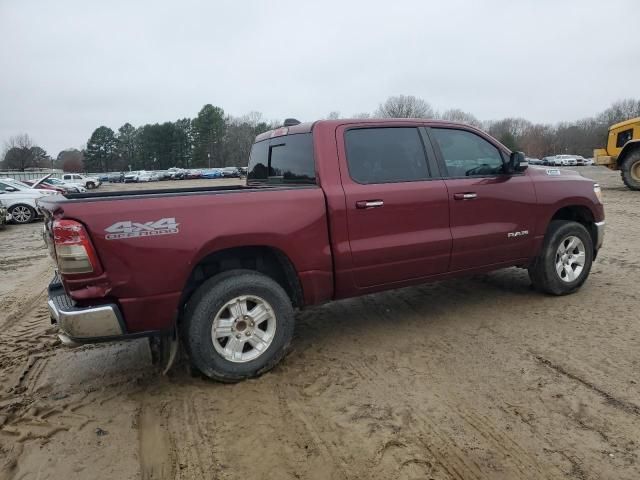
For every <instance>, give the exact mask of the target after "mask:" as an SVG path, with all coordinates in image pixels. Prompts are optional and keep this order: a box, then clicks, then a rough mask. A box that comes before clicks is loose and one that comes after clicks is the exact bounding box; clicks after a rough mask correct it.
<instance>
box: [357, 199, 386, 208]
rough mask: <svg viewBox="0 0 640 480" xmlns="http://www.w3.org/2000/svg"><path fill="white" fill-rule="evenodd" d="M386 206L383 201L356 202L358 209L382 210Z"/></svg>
mask: <svg viewBox="0 0 640 480" xmlns="http://www.w3.org/2000/svg"><path fill="white" fill-rule="evenodd" d="M383 205H384V201H382V200H360V201H357V202H356V208H362V209H367V208H380V207H381V206H383Z"/></svg>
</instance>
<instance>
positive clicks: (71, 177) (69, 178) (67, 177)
mask: <svg viewBox="0 0 640 480" xmlns="http://www.w3.org/2000/svg"><path fill="white" fill-rule="evenodd" d="M62 180H63V181H64V182H65V183H70V184H71V185H80V186H82V187H84V188H86V189H87V190H91V189H93V188H98V187H99V186H100V185H101V184H102V182H101V181H100V180H99V179H97V178H96V177H85V176H84V175H80V174H79V173H64V174H63V175H62Z"/></svg>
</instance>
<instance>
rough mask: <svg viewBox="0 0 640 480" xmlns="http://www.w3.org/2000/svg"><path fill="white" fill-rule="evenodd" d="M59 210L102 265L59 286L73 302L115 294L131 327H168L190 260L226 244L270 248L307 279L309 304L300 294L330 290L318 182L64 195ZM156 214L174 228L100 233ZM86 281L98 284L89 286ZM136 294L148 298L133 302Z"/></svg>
mask: <svg viewBox="0 0 640 480" xmlns="http://www.w3.org/2000/svg"><path fill="white" fill-rule="evenodd" d="M60 207H61V211H58V212H57V213H56V216H57V217H59V218H60V217H61V218H69V219H75V220H78V221H80V222H82V223H83V224H84V225H85V226H86V228H87V230H88V232H89V235H90V236H91V239H92V241H93V244H94V246H95V249H96V251H97V253H98V256H99V258H100V261H101V263H102V266H103V267H104V274H103V275H102V276H101V278H99V279H93V280H92V279H81V280H66V279H65V285H66V286H67V290H68V291H70V294H71V296H72V297H74V298H76V299H83V297H86V296H87V295H88V296H92V295H97V294H98V292H99V294H100V295H102V296H104V297H112V298H116V299H118V301H119V302H120V303H121V305H123V309H124V310H125V318H126V321H127V324H128V327H129V328H130V330H131V331H143V330H156V329H162V328H168V327H169V326H170V325H171V323H172V322H173V320H174V318H175V314H176V312H177V308H178V299H179V298H180V295H181V293H182V290H183V289H184V286H185V284H186V281H187V279H188V277H189V275H190V274H191V272H192V270H193V268H194V267H195V265H196V264H197V263H198V262H199V261H200V260H202V259H203V258H204V257H206V256H207V255H209V254H211V253H214V252H216V251H220V250H223V249H227V248H233V247H243V246H267V247H272V248H276V249H278V250H280V251H281V252H283V253H284V254H285V255H286V256H287V257H288V258H289V259H290V260H291V262H292V263H293V265H294V267H295V269H296V271H297V272H298V274H299V275H300V276H302V277H304V278H306V279H309V277H312V278H311V280H309V282H312V284H313V285H314V286H313V290H314V291H313V292H309V291H308V290H309V288H307V289H306V291H305V285H304V284H303V293H304V294H305V300H313V303H315V301H318V299H316V298H308V297H307V295H310V296H312V297H313V296H316V297H317V296H327V297H329V298H330V297H331V295H332V290H331V289H332V264H331V251H330V247H329V238H328V230H327V223H326V211H325V203H324V195H323V192H322V190H321V189H320V188H318V187H311V188H291V189H269V190H266V189H265V190H262V191H255V190H254V191H240V192H227V193H210V192H199V193H192V194H183V195H158V196H151V195H150V196H139V197H136V198H131V197H115V198H113V199H99V200H91V199H89V200H85V199H83V200H78V201H74V200H70V201H67V202H64V203H61V204H60ZM163 218H175V221H176V223H177V224H178V226H177V230H178V232H177V233H174V234H164V235H157V236H146V237H135V238H118V239H108V238H107V233H108V232H107V231H106V229H107V228H109V227H110V226H112V225H114V224H115V223H117V222H127V221H131V222H136V223H143V224H144V223H146V222H156V221H158V220H160V219H163ZM92 285H101V287H100V288H97V289H93V290H91V286H92ZM144 298H148V299H149V301H148V302H145V301H141V299H144ZM152 298H153V300H152ZM85 300H86V299H85ZM127 308H128V310H129V311H128V312H127V311H126V310H127ZM150 308H152V309H154V311H153V312H152V311H150V310H149V309H150ZM157 309H161V310H162V311H161V312H158V311H157ZM129 313H130V315H129ZM154 316H155V318H152V317H154Z"/></svg>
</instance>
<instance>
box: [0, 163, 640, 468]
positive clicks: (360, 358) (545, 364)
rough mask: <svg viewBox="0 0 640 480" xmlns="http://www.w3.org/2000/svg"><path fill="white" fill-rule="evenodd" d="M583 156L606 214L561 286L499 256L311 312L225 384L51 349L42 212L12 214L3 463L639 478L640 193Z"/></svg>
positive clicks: (86, 350) (6, 237) (0, 403)
mask: <svg viewBox="0 0 640 480" xmlns="http://www.w3.org/2000/svg"><path fill="white" fill-rule="evenodd" d="M581 172H583V174H585V175H586V176H590V177H592V178H596V179H597V180H598V181H600V182H601V183H602V184H603V186H604V194H605V201H606V212H607V223H608V230H607V236H606V243H605V248H604V250H603V251H602V252H601V254H600V256H599V258H598V260H597V262H596V263H595V265H594V268H593V271H592V274H591V278H590V279H589V281H588V282H587V283H586V285H585V286H584V287H583V288H582V290H580V291H579V292H578V293H577V294H575V295H571V296H568V297H562V298H555V297H550V296H545V295H541V294H538V293H535V292H533V291H532V290H531V289H530V285H529V281H528V279H527V275H526V272H524V271H522V270H518V269H508V270H503V271H500V272H496V273H492V274H489V275H482V276H476V277H474V278H469V279H464V280H457V281H447V282H442V283H438V284H432V285H425V286H420V287H415V288H407V289H403V290H399V291H394V292H387V293H382V294H377V295H370V296H367V297H363V298H358V299H352V300H347V301H341V302H337V303H333V304H329V305H325V306H321V307H319V308H314V309H309V310H306V311H303V312H301V313H299V314H298V317H297V319H298V323H297V330H296V337H295V340H294V342H293V349H292V351H291V353H290V354H289V355H288V356H287V357H286V359H285V360H284V361H283V362H282V364H281V365H279V366H278V367H276V368H275V369H274V370H273V371H272V372H270V373H268V374H266V375H264V376H263V377H261V378H258V379H255V380H251V381H246V382H243V383H240V384H237V385H222V384H217V383H213V382H210V381H207V380H204V379H202V378H198V377H194V376H192V375H191V374H190V373H189V372H188V369H187V368H186V367H185V366H184V365H181V366H180V365H179V366H178V367H177V368H175V369H174V370H173V371H172V372H171V373H170V374H169V375H168V376H161V375H159V374H158V373H157V371H156V370H155V369H154V367H152V366H151V363H150V355H149V351H148V348H147V344H146V342H145V341H143V340H138V341H133V342H128V343H121V344H115V345H100V346H89V347H82V348H78V349H67V348H63V347H62V346H61V345H60V344H59V342H58V340H57V339H56V336H55V330H54V329H53V328H52V327H51V326H50V323H49V315H48V313H47V309H46V302H45V289H46V285H47V283H48V281H49V279H50V275H51V272H52V266H51V264H50V260H49V259H48V258H47V256H46V252H45V250H44V248H43V246H42V241H41V239H40V229H41V228H42V225H41V224H39V223H36V224H32V225H27V226H17V225H14V226H9V227H8V228H7V229H6V230H5V231H0V295H1V300H0V327H2V328H0V425H1V427H0V478H2V479H4V478H6V479H45V478H54V479H65V480H72V479H109V480H113V479H138V478H143V479H203V478H206V479H210V478H219V479H262V478H267V479H278V480H285V479H296V478H302V479H307V478H308V479H352V478H353V479H385V480H386V479H405V478H406V479H410V478H413V479H509V480H511V479H538V478H574V479H637V478H640V460H639V458H638V455H639V453H640V444H639V442H640V385H639V382H640V378H639V375H638V372H639V371H640V365H639V360H640V349H639V346H640V314H639V313H640V298H639V296H638V293H637V292H638V285H639V284H640V257H638V246H639V245H640V193H639V192H631V191H629V190H627V189H625V188H624V187H623V185H622V183H621V181H620V179H619V176H618V174H616V173H612V172H608V171H606V170H604V169H599V168H597V167H592V168H584V169H581ZM196 183H197V182H196ZM171 185H173V184H171ZM147 186H150V187H157V186H158V184H150V185H145V186H142V187H147ZM137 187H140V186H139V185H138V186H137ZM106 188H108V189H111V188H121V187H112V186H108V187H106Z"/></svg>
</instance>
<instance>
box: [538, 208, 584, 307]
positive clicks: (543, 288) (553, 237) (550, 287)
mask: <svg viewBox="0 0 640 480" xmlns="http://www.w3.org/2000/svg"><path fill="white" fill-rule="evenodd" d="M571 236H573V237H577V238H579V239H580V240H581V241H582V243H583V245H584V249H585V259H584V266H583V268H582V272H581V273H580V274H579V275H578V276H577V277H576V279H575V280H574V281H571V282H568V281H565V280H563V279H562V278H560V275H559V274H558V272H557V271H556V260H557V259H556V254H557V252H558V248H559V246H560V243H561V242H564V241H565V240H566V239H567V238H568V237H571ZM592 262H593V240H592V239H591V235H590V234H589V232H588V231H587V229H586V228H585V227H584V226H583V225H582V224H580V223H578V222H573V221H570V220H553V221H552V222H551V223H550V224H549V228H548V229H547V233H546V235H545V237H544V244H543V246H542V251H541V253H540V256H539V257H538V258H536V259H535V260H534V262H533V263H532V264H531V265H530V266H529V278H530V279H531V283H532V284H533V287H534V288H535V289H536V290H538V291H540V292H545V293H548V294H550V295H567V294H570V293H574V292H575V291H576V290H578V289H579V288H580V287H581V286H582V284H583V283H584V282H585V281H586V280H587V277H588V276H589V272H590V271H591V264H592Z"/></svg>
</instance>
